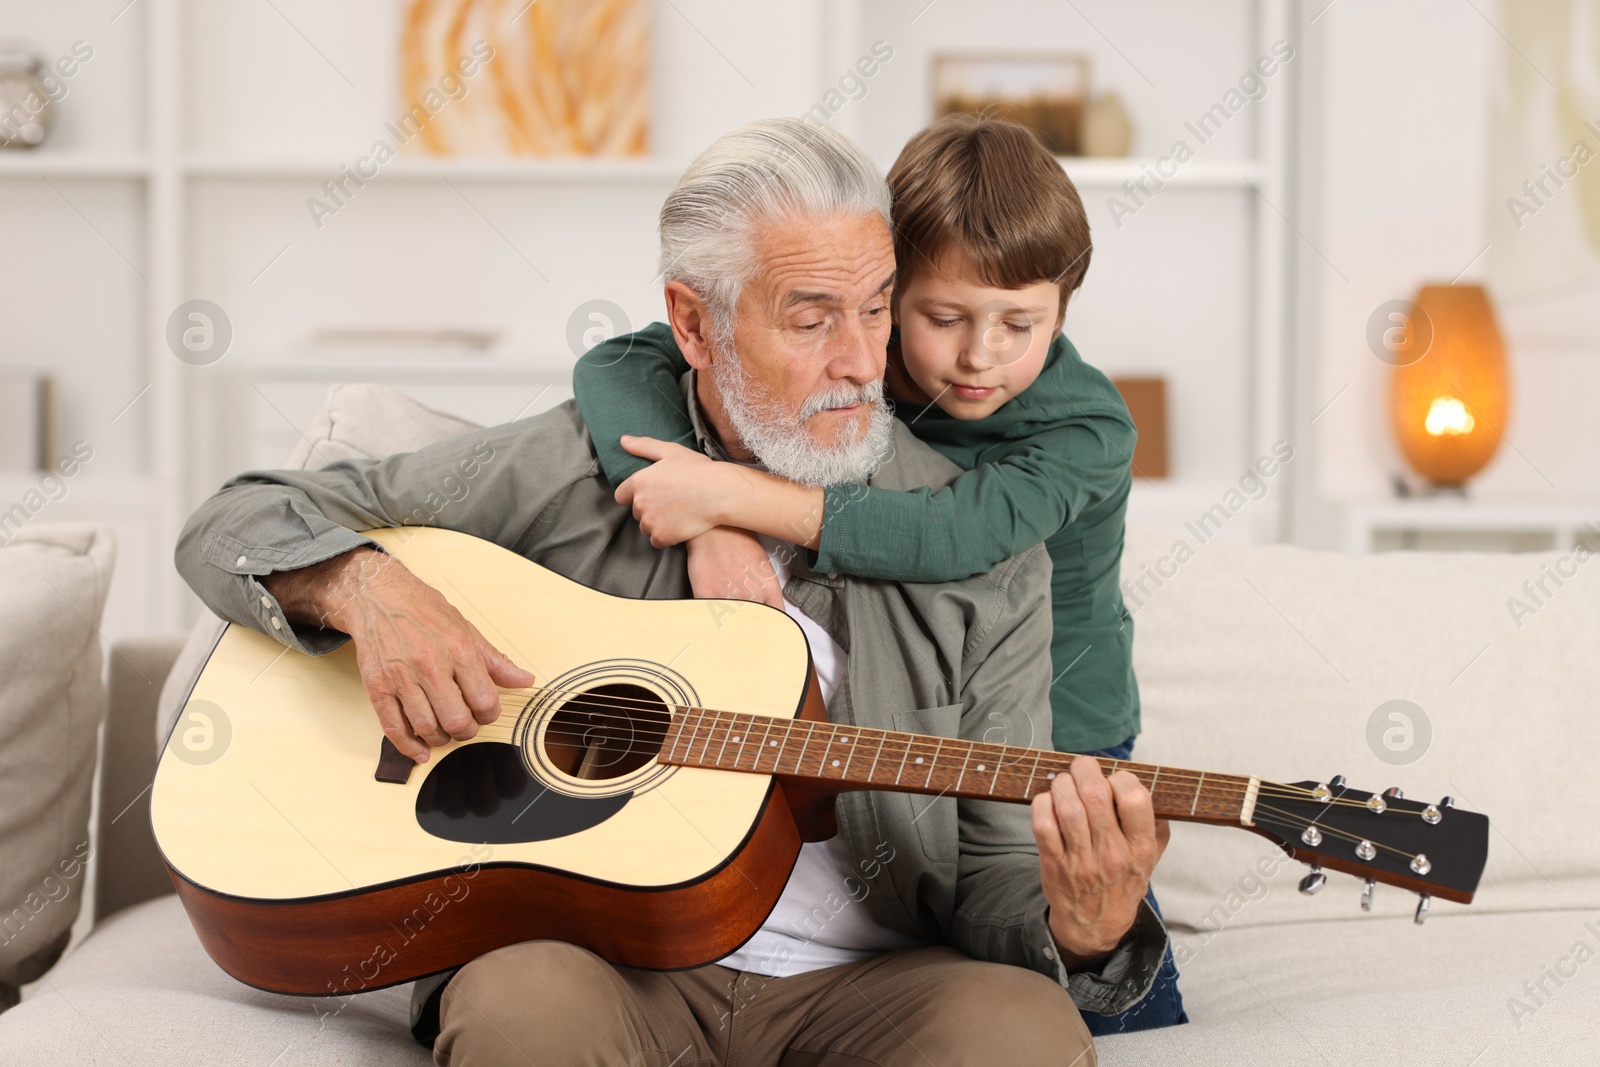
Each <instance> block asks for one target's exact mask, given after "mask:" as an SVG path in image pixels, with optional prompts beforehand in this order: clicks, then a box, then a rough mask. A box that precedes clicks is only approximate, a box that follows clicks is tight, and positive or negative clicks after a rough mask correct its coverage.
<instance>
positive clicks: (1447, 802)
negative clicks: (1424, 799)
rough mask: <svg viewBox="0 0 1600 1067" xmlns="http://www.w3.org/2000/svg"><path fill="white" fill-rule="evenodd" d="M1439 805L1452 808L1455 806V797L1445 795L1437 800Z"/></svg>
mask: <svg viewBox="0 0 1600 1067" xmlns="http://www.w3.org/2000/svg"><path fill="white" fill-rule="evenodd" d="M1439 806H1440V807H1441V808H1453V807H1455V806H1456V798H1455V797H1445V798H1444V799H1443V800H1441V801H1439Z"/></svg>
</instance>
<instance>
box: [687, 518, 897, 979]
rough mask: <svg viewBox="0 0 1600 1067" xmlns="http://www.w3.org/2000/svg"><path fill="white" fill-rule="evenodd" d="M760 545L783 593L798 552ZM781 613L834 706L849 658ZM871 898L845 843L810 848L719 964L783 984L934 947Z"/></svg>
mask: <svg viewBox="0 0 1600 1067" xmlns="http://www.w3.org/2000/svg"><path fill="white" fill-rule="evenodd" d="M761 544H762V546H763V547H765V548H766V550H767V557H768V558H769V559H771V560H772V567H773V570H774V571H776V572H777V576H778V585H779V586H780V587H782V586H783V585H784V584H786V583H787V581H788V578H789V561H790V560H791V559H793V558H794V554H795V552H796V551H797V550H796V549H795V546H794V545H792V544H790V543H788V542H787V541H779V540H777V539H776V538H772V537H766V536H763V537H762V538H761ZM783 610H784V611H786V612H788V613H789V617H790V618H792V619H794V621H795V622H797V623H799V624H800V629H801V630H803V631H804V632H805V635H806V641H807V642H809V643H810V645H811V662H812V664H813V666H814V667H815V668H816V672H817V683H818V685H819V686H820V687H821V689H822V699H823V702H824V703H828V702H830V701H832V700H833V694H834V692H835V690H837V689H838V687H839V683H840V682H842V681H843V680H844V676H845V658H846V657H845V653H844V650H843V649H841V648H840V647H839V646H838V644H836V643H835V642H834V640H833V638H831V637H829V636H828V632H827V631H826V630H824V629H823V628H822V627H821V626H818V625H817V624H816V622H815V621H813V620H812V619H811V618H810V617H809V616H808V615H806V614H805V612H803V611H801V610H800V609H799V608H797V607H795V606H794V604H792V603H790V601H789V599H788V597H785V598H784V601H783ZM852 875H854V876H853V877H852ZM867 892H868V883H867V881H866V879H865V878H863V877H862V876H861V874H860V872H857V871H854V869H853V867H852V861H851V857H850V850H849V848H848V847H847V846H846V845H845V842H844V837H843V835H841V834H835V835H833V837H831V838H829V839H828V840H826V841H818V842H810V843H807V844H804V845H802V846H801V847H800V856H799V858H798V859H796V860H795V865H794V872H793V873H792V874H790V875H789V883H788V884H787V885H786V886H784V889H783V895H782V896H781V897H779V898H778V904H777V906H776V907H774V908H773V909H772V914H771V915H769V916H767V921H766V922H765V923H763V924H762V925H761V929H760V930H757V931H756V933H755V936H753V937H751V938H750V940H749V941H746V942H745V943H744V945H743V946H741V947H740V948H739V949H738V950H736V951H734V952H731V953H729V954H728V955H726V956H724V957H722V958H721V959H720V960H717V961H716V962H718V963H720V964H721V965H722V966H724V967H734V968H737V969H738V970H741V971H754V972H756V973H757V974H764V975H767V976H769V977H774V978H782V977H784V976H786V975H791V974H803V973H804V972H806V971H815V970H818V969H820V968H823V967H832V966H835V965H836V964H840V963H852V962H854V961H856V960H859V959H865V958H866V957H868V956H874V955H877V954H878V953H879V952H884V951H887V950H889V949H896V948H915V947H917V946H919V945H925V944H927V943H928V942H926V941H924V940H922V939H921V938H918V937H913V936H911V935H909V934H902V933H900V932H898V931H896V930H890V929H889V928H887V927H885V926H881V925H879V924H878V923H877V922H876V921H874V920H873V918H872V916H871V915H870V914H869V913H868V911H867V907H866V905H865V904H863V903H862V900H863V899H864V898H865V895H866V893H867Z"/></svg>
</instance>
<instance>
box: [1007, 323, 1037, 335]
mask: <svg viewBox="0 0 1600 1067" xmlns="http://www.w3.org/2000/svg"><path fill="white" fill-rule="evenodd" d="M1006 329H1008V330H1010V331H1011V332H1012V333H1028V332H1030V331H1032V329H1033V323H1031V322H1008V323H1006Z"/></svg>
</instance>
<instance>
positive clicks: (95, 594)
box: [0, 523, 115, 1010]
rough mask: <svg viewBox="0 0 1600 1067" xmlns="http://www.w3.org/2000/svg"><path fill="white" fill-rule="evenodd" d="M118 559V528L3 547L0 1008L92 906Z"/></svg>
mask: <svg viewBox="0 0 1600 1067" xmlns="http://www.w3.org/2000/svg"><path fill="white" fill-rule="evenodd" d="M114 555H115V551H114V548H113V542H112V538H111V531H110V530H108V529H107V528H105V527H103V526H94V525H87V524H75V523H74V524H66V523H62V524H42V523H41V524H37V525H30V526H24V527H22V528H21V529H20V530H18V531H16V532H15V533H13V534H12V535H11V537H10V539H9V540H8V541H6V542H5V544H4V546H3V547H0V679H4V682H3V684H0V737H3V738H5V742H4V743H3V744H0V856H3V857H4V858H5V859H4V862H3V863H0V1010H4V1009H5V1008H6V1007H7V1006H9V1005H10V1004H12V1003H15V1001H16V997H17V990H18V987H20V986H21V985H22V984H23V983H25V982H30V981H32V980H33V979H35V978H37V977H38V976H39V975H41V974H43V973H44V972H45V971H46V970H47V969H49V967H50V965H51V964H52V963H54V962H55V961H56V958H57V957H58V956H60V955H61V951H62V949H63V948H65V947H66V943H67V938H68V934H69V931H70V930H71V927H72V920H73V919H74V918H76V917H77V914H78V909H79V906H80V904H81V903H82V900H83V894H82V892H81V890H82V887H83V877H84V874H83V872H84V864H85V862H86V861H87V859H88V857H89V853H90V845H89V793H90V789H91V784H92V781H93V777H94V764H95V741H96V736H97V733H98V731H99V729H100V720H101V718H102V716H103V715H104V711H105V688H104V686H103V685H102V683H101V681H100V632H99V629H98V627H99V624H100V612H101V609H102V608H103V607H104V606H105V601H106V590H107V589H108V588H109V587H110V584H111V567H112V561H113V557H114Z"/></svg>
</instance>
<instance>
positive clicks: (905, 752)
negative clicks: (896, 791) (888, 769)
mask: <svg viewBox="0 0 1600 1067" xmlns="http://www.w3.org/2000/svg"><path fill="white" fill-rule="evenodd" d="M900 746H901V752H900V769H899V770H898V771H895V772H894V784H895V785H899V784H900V776H901V775H902V774H904V773H906V760H908V759H910V758H911V743H910V742H909V741H901V742H900Z"/></svg>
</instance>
